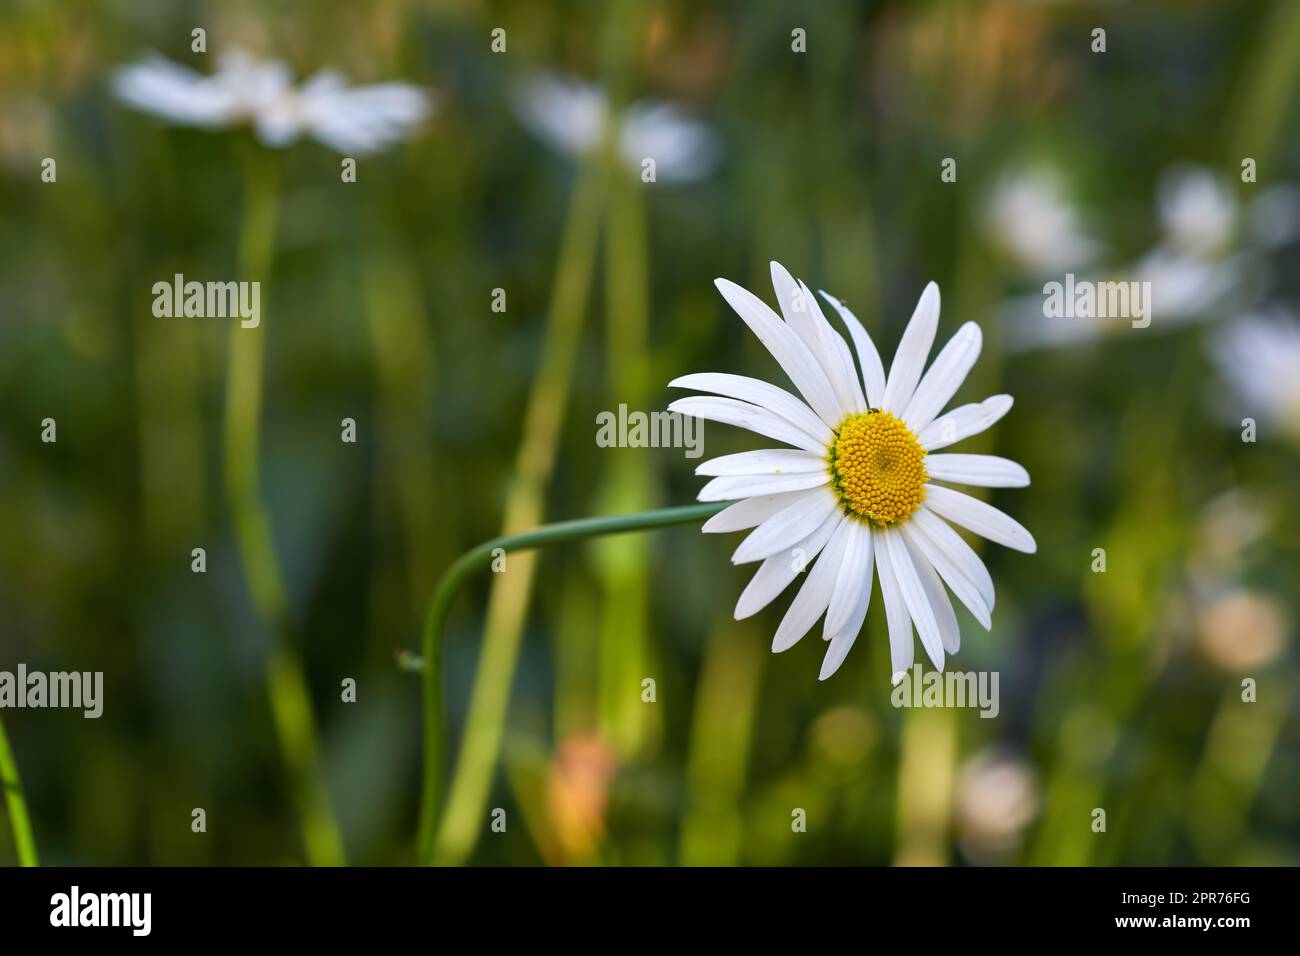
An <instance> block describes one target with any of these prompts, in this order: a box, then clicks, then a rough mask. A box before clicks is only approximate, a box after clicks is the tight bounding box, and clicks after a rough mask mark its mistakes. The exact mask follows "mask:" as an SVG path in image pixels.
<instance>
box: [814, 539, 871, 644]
mask: <svg viewBox="0 0 1300 956" xmlns="http://www.w3.org/2000/svg"><path fill="white" fill-rule="evenodd" d="M850 525H851V527H850V528H849V531H848V535H849V541H848V545H847V546H846V547H845V549H844V559H843V561H842V562H841V564H840V573H839V575H838V576H837V577H836V580H835V591H834V593H833V594H832V595H831V603H830V606H829V607H828V608H827V609H826V620H825V622H824V623H823V625H822V637H823V638H824V639H826V640H830V639H831V638H833V637H836V636H837V635H838V634H839V633H840V632H841V631H844V630H846V629H850V628H851V629H852V630H853V631H854V633H857V631H858V630H859V629H860V628H861V627H862V620H861V618H859V617H858V612H859V610H860V611H861V612H862V617H866V613H867V604H868V602H869V601H870V598H871V580H872V579H871V573H872V568H873V563H874V562H873V552H874V551H875V543H874V540H873V539H874V538H875V535H873V534H872V533H871V529H870V527H868V526H867V525H866V524H863V523H862V522H860V521H851V522H850ZM855 619H856V620H857V627H854V626H853V624H854V620H855Z"/></svg>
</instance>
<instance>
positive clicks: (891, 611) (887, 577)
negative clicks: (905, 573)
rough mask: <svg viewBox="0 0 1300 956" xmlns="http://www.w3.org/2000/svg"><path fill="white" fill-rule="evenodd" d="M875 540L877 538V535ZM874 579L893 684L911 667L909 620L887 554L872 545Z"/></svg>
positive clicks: (911, 652)
mask: <svg viewBox="0 0 1300 956" xmlns="http://www.w3.org/2000/svg"><path fill="white" fill-rule="evenodd" d="M876 537H879V535H877V536H876ZM876 577H878V578H880V596H881V598H882V599H883V600H884V602H885V620H886V622H887V623H888V624H889V667H890V670H891V672H892V674H893V678H892V680H893V683H895V684H897V683H898V682H899V681H900V680H901V679H902V678H903V676H904V675H905V674H906V673H907V671H909V670H911V668H912V660H913V657H912V655H913V648H912V619H911V618H910V617H908V614H907V603H906V602H905V601H904V600H903V592H902V591H901V590H899V587H898V580H897V579H896V578H895V577H894V565H893V562H892V561H891V560H890V556H889V551H888V550H887V549H886V548H884V547H882V546H881V544H880V542H879V541H877V542H876Z"/></svg>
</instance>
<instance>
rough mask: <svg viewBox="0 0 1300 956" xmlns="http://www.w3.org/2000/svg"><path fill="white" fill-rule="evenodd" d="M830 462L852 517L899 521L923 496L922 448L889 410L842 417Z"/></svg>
mask: <svg viewBox="0 0 1300 956" xmlns="http://www.w3.org/2000/svg"><path fill="white" fill-rule="evenodd" d="M830 464H831V477H832V478H833V479H834V482H835V490H836V491H837V492H838V493H839V496H840V503H841V505H842V506H843V508H844V513H845V514H847V515H849V516H850V517H858V518H861V519H865V520H867V521H870V522H872V523H873V524H877V525H891V524H898V523H899V522H901V521H906V520H907V517H908V516H909V515H910V514H911V513H912V512H913V511H915V510H916V509H917V508H919V507H921V502H922V501H924V500H925V481H926V474H925V449H924V448H922V447H921V443H920V442H919V441H917V440H916V436H915V435H914V434H912V430H911V429H910V428H908V427H907V426H906V425H904V424H903V423H902V422H901V421H899V420H898V419H897V418H895V417H894V416H893V415H891V414H890V413H889V412H882V411H878V410H875V409H872V410H870V411H867V412H865V413H863V414H860V415H850V416H849V417H848V418H846V419H844V421H843V422H841V423H840V427H839V429H838V430H837V431H836V432H835V440H834V441H833V442H831V449H830Z"/></svg>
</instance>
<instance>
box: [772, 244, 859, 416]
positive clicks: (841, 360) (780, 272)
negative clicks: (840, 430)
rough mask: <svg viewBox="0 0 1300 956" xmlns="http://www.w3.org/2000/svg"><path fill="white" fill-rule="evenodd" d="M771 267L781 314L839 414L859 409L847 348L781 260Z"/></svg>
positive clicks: (813, 299) (812, 296)
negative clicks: (828, 387)
mask: <svg viewBox="0 0 1300 956" xmlns="http://www.w3.org/2000/svg"><path fill="white" fill-rule="evenodd" d="M771 269H772V289H773V291H774V292H775V293H776V300H777V303H778V304H779V305H780V306H781V314H782V315H783V316H785V321H786V324H787V325H789V326H790V328H792V329H794V330H795V332H796V333H797V334H798V335H799V338H800V339H801V340H802V341H803V344H804V345H806V346H808V351H810V352H811V353H812V354H813V356H814V357H815V358H816V359H817V362H818V363H819V364H820V365H821V367H822V370H823V371H824V372H825V373H826V378H827V380H828V381H829V382H830V383H831V388H832V389H833V390H834V392H835V398H836V401H837V402H838V404H839V410H840V412H841V417H843V415H844V414H847V413H849V412H860V411H863V410H864V409H865V408H866V405H865V404H864V399H863V397H862V386H861V385H860V384H859V383H858V376H857V372H856V370H855V369H854V368H853V360H852V358H850V357H849V354H848V347H847V346H846V345H845V344H844V340H843V339H841V338H840V337H839V336H838V335H836V334H835V330H834V329H832V328H831V327H830V324H829V323H828V322H827V321H826V316H825V315H823V314H822V310H821V306H820V305H818V304H817V298H816V296H814V295H813V294H812V293H811V292H810V291H809V290H808V287H807V286H806V285H804V284H803V283H802V282H796V281H795V279H794V277H793V276H792V275H790V273H789V272H788V271H787V270H786V268H785V266H783V265H781V263H779V262H773V263H771ZM837 346H838V348H837ZM846 360H847V364H846ZM835 424H838V421H837V422H836V423H835Z"/></svg>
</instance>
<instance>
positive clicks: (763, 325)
mask: <svg viewBox="0 0 1300 956" xmlns="http://www.w3.org/2000/svg"><path fill="white" fill-rule="evenodd" d="M713 284H714V285H716V286H717V287H718V291H719V292H721V293H722V297H723V298H724V299H726V300H727V302H728V303H729V304H730V305H731V307H732V308H733V309H735V310H736V314H737V315H739V316H740V317H741V318H742V319H743V320H744V321H745V324H746V325H748V326H749V328H750V330H751V331H752V332H753V333H754V334H755V335H756V336H758V340H759V341H760V342H762V343H763V345H764V346H765V347H766V348H767V350H768V351H769V352H771V353H772V357H773V358H774V359H776V361H777V364H778V365H780V366H781V368H782V369H783V370H784V371H785V374H786V375H788V376H790V381H791V382H793V383H794V387H795V388H797V389H798V390H799V394H801V395H802V396H803V397H804V399H806V400H807V402H808V404H809V405H811V406H812V409H813V411H815V412H816V413H817V414H818V415H819V416H820V417H821V419H822V421H824V422H825V423H826V424H827V425H829V426H831V427H832V428H834V427H835V426H837V425H838V424H839V423H840V419H841V418H842V417H843V416H842V415H841V414H840V408H839V403H838V402H837V401H836V399H835V390H834V389H832V388H831V383H830V381H829V380H827V378H826V372H825V371H823V369H822V367H821V365H820V364H819V363H818V361H817V359H816V357H815V356H814V355H813V354H812V353H811V352H810V351H808V346H806V345H804V344H803V340H802V339H800V338H799V335H798V333H797V332H795V330H794V329H792V328H790V326H789V325H787V324H786V323H785V322H782V321H781V320H780V319H779V318H778V317H777V315H776V313H775V312H773V311H772V310H771V309H770V308H769V307H768V305H767V303H765V302H764V301H763V300H762V299H760V298H758V296H756V295H754V293H752V292H750V291H749V290H748V289H745V288H742V287H741V286H738V285H736V283H734V282H731V281H730V280H728V279H715V280H714V282H713Z"/></svg>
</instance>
